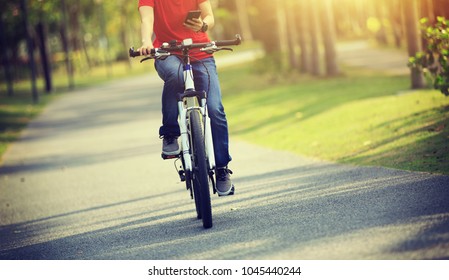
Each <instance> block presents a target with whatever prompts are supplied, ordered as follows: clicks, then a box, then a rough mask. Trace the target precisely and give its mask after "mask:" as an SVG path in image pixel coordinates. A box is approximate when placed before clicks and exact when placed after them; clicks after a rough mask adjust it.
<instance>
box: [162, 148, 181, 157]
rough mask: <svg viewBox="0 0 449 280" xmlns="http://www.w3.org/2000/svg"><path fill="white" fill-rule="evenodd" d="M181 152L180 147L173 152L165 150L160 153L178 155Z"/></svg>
mask: <svg viewBox="0 0 449 280" xmlns="http://www.w3.org/2000/svg"><path fill="white" fill-rule="evenodd" d="M180 153H181V148H180V149H179V150H177V151H174V152H166V151H162V154H163V155H166V156H177V155H179V154H180Z"/></svg>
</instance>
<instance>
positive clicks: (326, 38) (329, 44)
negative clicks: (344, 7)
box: [320, 0, 340, 76]
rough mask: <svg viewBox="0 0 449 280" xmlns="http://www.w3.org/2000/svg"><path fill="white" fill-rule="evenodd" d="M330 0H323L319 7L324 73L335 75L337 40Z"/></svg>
mask: <svg viewBox="0 0 449 280" xmlns="http://www.w3.org/2000/svg"><path fill="white" fill-rule="evenodd" d="M331 1H332V0H323V2H322V4H323V5H322V7H321V13H320V14H321V27H322V28H321V29H322V32H321V34H322V36H323V43H324V55H325V62H326V75H327V76H336V75H338V74H339V73H340V70H339V67H338V62H337V50H336V45H337V40H336V35H335V27H334V15H333V11H332V5H331Z"/></svg>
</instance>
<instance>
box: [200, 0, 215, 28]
mask: <svg viewBox="0 0 449 280" xmlns="http://www.w3.org/2000/svg"><path fill="white" fill-rule="evenodd" d="M200 9H201V16H202V21H203V22H205V23H207V25H208V26H209V29H211V28H213V27H214V25H215V18H214V13H213V11H212V6H211V4H210V2H209V1H206V2H203V3H201V4H200Z"/></svg>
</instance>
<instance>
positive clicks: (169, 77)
mask: <svg viewBox="0 0 449 280" xmlns="http://www.w3.org/2000/svg"><path fill="white" fill-rule="evenodd" d="M181 64H182V63H181V60H180V59H179V58H178V57H176V56H169V57H167V58H166V59H165V60H156V61H155V68H156V70H157V72H158V74H159V77H161V79H162V80H164V89H163V91H162V126H161V128H160V129H159V135H160V136H179V135H180V131H179V125H178V102H177V99H176V94H177V93H181V92H183V91H184V78H183V77H184V76H183V69H182V65H181ZM191 64H192V69H193V76H194V81H195V89H196V90H198V91H202V90H204V91H206V92H207V111H208V114H209V117H210V119H211V128H212V139H213V141H214V151H215V164H216V166H217V167H225V166H227V165H228V163H229V162H230V161H231V156H230V155H229V133H228V122H227V119H226V114H225V112H224V107H223V103H222V101H221V89H220V82H219V80H218V74H217V68H216V65H215V59H214V58H213V57H210V58H205V59H202V60H201V61H195V60H192V62H191ZM206 68H207V71H206ZM208 74H209V75H208ZM209 77H210V80H209Z"/></svg>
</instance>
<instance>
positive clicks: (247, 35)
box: [235, 0, 254, 41]
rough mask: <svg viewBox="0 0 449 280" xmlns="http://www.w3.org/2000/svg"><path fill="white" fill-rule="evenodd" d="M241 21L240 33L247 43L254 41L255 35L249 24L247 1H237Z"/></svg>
mask: <svg viewBox="0 0 449 280" xmlns="http://www.w3.org/2000/svg"><path fill="white" fill-rule="evenodd" d="M235 6H236V7H237V15H238V19H239V26H240V32H242V37H243V39H244V40H245V41H253V39H254V38H253V33H252V31H251V27H250V24H249V17H248V4H247V0H235Z"/></svg>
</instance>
